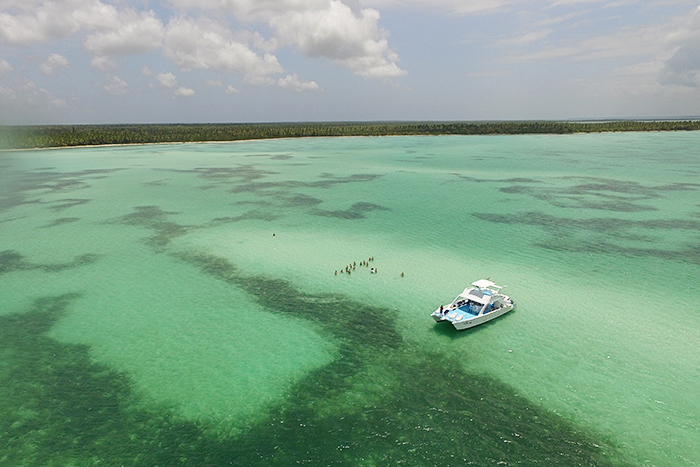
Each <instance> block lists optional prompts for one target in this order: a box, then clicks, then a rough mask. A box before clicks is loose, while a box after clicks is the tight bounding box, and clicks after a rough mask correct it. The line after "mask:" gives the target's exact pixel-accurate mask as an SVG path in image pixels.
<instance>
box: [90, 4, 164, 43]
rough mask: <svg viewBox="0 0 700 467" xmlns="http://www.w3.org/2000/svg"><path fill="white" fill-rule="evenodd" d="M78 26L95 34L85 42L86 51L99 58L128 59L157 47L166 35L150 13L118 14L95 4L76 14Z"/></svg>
mask: <svg viewBox="0 0 700 467" xmlns="http://www.w3.org/2000/svg"><path fill="white" fill-rule="evenodd" d="M78 16H79V17H80V19H81V22H82V23H83V24H85V25H86V27H88V28H89V29H91V30H93V31H95V32H94V33H93V34H90V35H88V36H87V38H86V39H85V48H86V49H87V50H89V51H91V52H93V53H95V54H98V55H129V54H138V53H143V52H148V51H151V50H154V49H157V48H158V47H160V45H161V42H162V40H163V36H164V34H165V27H164V26H163V23H161V22H160V20H159V19H158V18H157V17H156V14H155V13H154V12H153V11H152V10H151V11H144V12H140V13H139V12H136V11H134V10H131V9H126V10H121V11H120V10H117V9H116V8H115V7H114V6H113V5H105V4H103V3H100V2H96V3H95V4H94V5H93V8H91V9H90V10H88V11H82V12H79V14H78Z"/></svg>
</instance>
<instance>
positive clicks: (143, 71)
mask: <svg viewBox="0 0 700 467" xmlns="http://www.w3.org/2000/svg"><path fill="white" fill-rule="evenodd" d="M141 74H142V75H143V76H151V75H153V71H151V69H150V68H149V67H148V66H146V65H144V66H142V67H141Z"/></svg>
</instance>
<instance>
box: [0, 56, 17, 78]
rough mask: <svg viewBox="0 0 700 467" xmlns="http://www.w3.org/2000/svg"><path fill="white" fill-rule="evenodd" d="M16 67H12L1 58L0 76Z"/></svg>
mask: <svg viewBox="0 0 700 467" xmlns="http://www.w3.org/2000/svg"><path fill="white" fill-rule="evenodd" d="M12 70H14V68H12V65H10V64H9V63H7V62H6V61H5V60H3V59H2V58H0V76H2V75H4V74H5V73H7V72H8V71H12Z"/></svg>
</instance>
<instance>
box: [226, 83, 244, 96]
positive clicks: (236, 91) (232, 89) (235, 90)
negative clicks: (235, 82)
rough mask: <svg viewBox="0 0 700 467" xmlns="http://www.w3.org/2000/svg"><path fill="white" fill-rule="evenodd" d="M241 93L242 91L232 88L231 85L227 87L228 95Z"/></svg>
mask: <svg viewBox="0 0 700 467" xmlns="http://www.w3.org/2000/svg"><path fill="white" fill-rule="evenodd" d="M239 92H241V91H239V90H238V89H236V88H234V87H233V86H231V85H230V84H229V85H228V86H226V94H238V93H239Z"/></svg>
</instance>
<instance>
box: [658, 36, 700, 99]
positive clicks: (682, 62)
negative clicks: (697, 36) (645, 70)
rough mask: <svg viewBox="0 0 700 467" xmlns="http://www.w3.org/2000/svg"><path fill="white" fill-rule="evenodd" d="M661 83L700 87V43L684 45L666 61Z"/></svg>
mask: <svg viewBox="0 0 700 467" xmlns="http://www.w3.org/2000/svg"><path fill="white" fill-rule="evenodd" d="M661 83H662V84H677V85H681V86H687V87H694V88H697V87H700V43H698V42H697V41H695V42H692V43H687V44H685V45H683V46H682V47H681V48H680V49H678V51H676V53H675V54H673V56H672V57H671V58H670V59H668V60H667V61H666V63H665V65H664V68H663V70H661Z"/></svg>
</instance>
